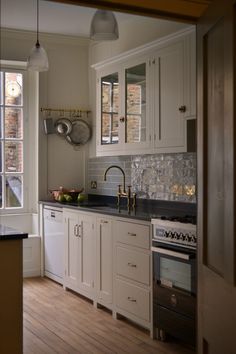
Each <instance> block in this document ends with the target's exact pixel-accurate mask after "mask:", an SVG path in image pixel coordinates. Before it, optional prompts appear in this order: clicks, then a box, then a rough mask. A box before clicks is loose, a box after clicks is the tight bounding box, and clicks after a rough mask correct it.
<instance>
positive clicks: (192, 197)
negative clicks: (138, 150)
mask: <svg viewBox="0 0 236 354" xmlns="http://www.w3.org/2000/svg"><path fill="white" fill-rule="evenodd" d="M111 165H118V166H120V167H122V168H123V169H124V171H125V174H126V186H128V185H131V186H132V191H133V192H136V193H137V197H138V198H147V199H159V200H175V201H184V202H196V154H195V153H178V154H156V155H142V156H120V157H99V158H91V159H89V161H88V179H87V181H88V182H87V183H88V186H87V188H88V192H89V193H91V194H102V195H116V193H117V185H118V184H122V183H123V182H122V181H123V180H122V174H121V172H120V171H119V170H118V169H115V168H114V169H111V170H110V171H108V173H107V180H106V181H104V172H105V170H106V168H107V167H109V166H111ZM92 181H96V182H97V189H92V188H91V182H92Z"/></svg>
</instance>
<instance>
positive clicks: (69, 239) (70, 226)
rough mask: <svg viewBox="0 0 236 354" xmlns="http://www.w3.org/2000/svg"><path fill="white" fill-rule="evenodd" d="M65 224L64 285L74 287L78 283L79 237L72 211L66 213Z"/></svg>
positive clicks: (76, 221)
mask: <svg viewBox="0 0 236 354" xmlns="http://www.w3.org/2000/svg"><path fill="white" fill-rule="evenodd" d="M65 218H66V226H65V260H66V267H65V268H66V269H65V270H66V275H65V283H66V286H72V287H76V286H77V284H78V275H79V273H78V260H79V237H78V236H76V235H78V234H77V226H78V217H77V215H76V214H73V213H66V214H65Z"/></svg>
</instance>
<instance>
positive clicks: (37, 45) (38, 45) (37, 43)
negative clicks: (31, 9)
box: [36, 0, 40, 48]
mask: <svg viewBox="0 0 236 354" xmlns="http://www.w3.org/2000/svg"><path fill="white" fill-rule="evenodd" d="M36 47H37V48H39V47H40V44H39V0H37V42H36Z"/></svg>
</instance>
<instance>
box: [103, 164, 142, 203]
mask: <svg viewBox="0 0 236 354" xmlns="http://www.w3.org/2000/svg"><path fill="white" fill-rule="evenodd" d="M111 168H118V170H120V171H121V173H122V175H123V190H122V188H121V184H119V185H118V192H117V205H118V207H119V206H120V198H121V197H125V198H127V207H128V210H130V208H131V206H132V208H135V207H136V193H133V195H132V196H133V198H132V197H131V186H128V191H127V192H126V188H125V172H124V170H123V169H122V168H121V167H120V166H117V165H112V166H109V167H108V168H107V169H106V171H105V173H104V181H106V180H107V172H108V171H109V170H110V169H111ZM132 199H133V202H132V205H131V200H132Z"/></svg>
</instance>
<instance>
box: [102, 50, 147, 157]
mask: <svg viewBox="0 0 236 354" xmlns="http://www.w3.org/2000/svg"><path fill="white" fill-rule="evenodd" d="M149 81H150V66H149V60H148V56H146V55H145V56H139V57H137V58H132V59H131V60H126V61H125V62H123V63H122V64H116V65H114V64H112V65H108V66H106V67H104V68H103V69H101V70H99V71H98V73H97V138H96V139H97V141H96V147H97V155H106V154H107V153H108V154H109V155H117V153H119V154H124V153H126V154H127V152H128V151H130V150H131V151H136V153H138V152H140V153H141V152H142V151H143V150H145V149H148V148H150V143H151V142H150V121H149V119H148V117H149V116H150V112H149V110H150V102H149V101H150V97H151V96H150V94H149V90H150V84H149Z"/></svg>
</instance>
